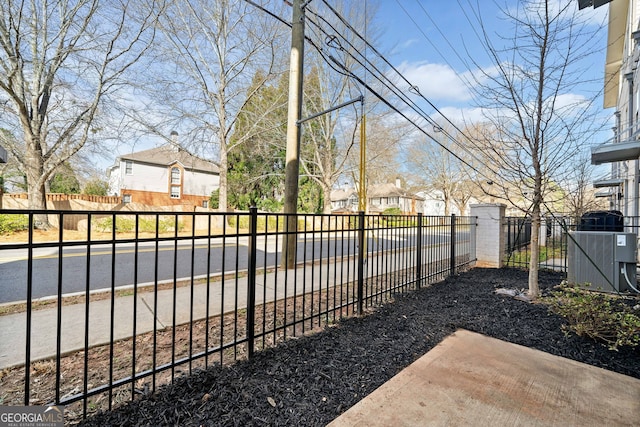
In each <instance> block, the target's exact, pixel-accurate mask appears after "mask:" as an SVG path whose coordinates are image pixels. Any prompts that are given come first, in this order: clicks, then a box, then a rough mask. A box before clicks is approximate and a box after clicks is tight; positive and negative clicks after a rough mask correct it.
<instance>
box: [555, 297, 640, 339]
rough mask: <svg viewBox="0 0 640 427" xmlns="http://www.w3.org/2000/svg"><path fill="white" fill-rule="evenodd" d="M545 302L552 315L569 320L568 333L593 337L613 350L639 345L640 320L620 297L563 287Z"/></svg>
mask: <svg viewBox="0 0 640 427" xmlns="http://www.w3.org/2000/svg"><path fill="white" fill-rule="evenodd" d="M543 301H544V302H545V303H546V304H547V305H548V306H549V309H550V310H551V311H552V312H554V313H556V314H559V315H560V316H562V317H564V318H565V319H567V321H568V325H563V329H564V331H565V333H568V332H569V331H573V332H575V333H576V334H577V335H579V336H587V337H590V338H592V339H594V340H597V341H600V342H603V343H605V344H606V345H607V346H608V347H609V349H611V350H617V349H618V347H622V346H630V347H636V346H637V345H638V344H639V343H640V317H639V316H638V313H637V312H636V311H635V310H634V309H632V308H631V307H630V306H629V305H628V304H625V301H624V300H622V299H621V298H620V297H617V296H614V295H607V294H603V293H599V292H594V291H590V290H587V289H584V288H582V287H580V286H564V285H563V286H560V287H558V289H556V290H555V291H553V292H552V293H551V295H550V296H548V297H545V298H544V300H543Z"/></svg>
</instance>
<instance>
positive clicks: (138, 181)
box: [107, 144, 220, 208]
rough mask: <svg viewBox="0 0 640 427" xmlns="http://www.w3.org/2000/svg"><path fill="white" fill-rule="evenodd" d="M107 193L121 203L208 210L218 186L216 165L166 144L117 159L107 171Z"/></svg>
mask: <svg viewBox="0 0 640 427" xmlns="http://www.w3.org/2000/svg"><path fill="white" fill-rule="evenodd" d="M107 176H108V179H109V193H110V194H112V195H116V196H121V197H122V202H123V203H131V202H136V203H142V204H146V205H150V206H169V205H193V206H198V207H205V208H206V207H209V198H210V196H211V192H212V191H214V190H216V189H218V188H219V185H220V174H219V169H218V166H217V165H216V164H215V163H213V162H209V161H206V160H202V159H200V158H198V157H195V156H193V155H191V154H189V153H188V152H186V151H184V150H182V149H180V148H179V147H178V146H177V145H173V144H168V145H163V146H161V147H157V148H152V149H150V150H144V151H139V152H136V153H131V154H128V155H124V156H120V157H118V158H117V159H116V161H115V164H114V165H113V166H111V167H109V168H108V169H107Z"/></svg>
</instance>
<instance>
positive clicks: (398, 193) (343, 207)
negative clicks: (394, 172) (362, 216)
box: [331, 180, 424, 215]
mask: <svg viewBox="0 0 640 427" xmlns="http://www.w3.org/2000/svg"><path fill="white" fill-rule="evenodd" d="M423 202H424V199H423V198H422V197H420V196H417V195H415V194H413V193H410V192H408V191H406V190H403V189H402V188H401V186H400V180H396V183H395V184H377V185H371V186H370V187H369V188H368V189H367V208H368V212H369V213H371V214H376V213H382V212H384V211H385V210H386V209H390V208H397V209H400V212H401V213H402V214H403V215H413V214H417V213H418V212H421V211H422V203H423ZM357 211H358V193H357V191H356V190H354V189H338V190H334V191H332V192H331V212H332V213H351V212H357Z"/></svg>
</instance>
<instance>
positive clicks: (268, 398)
mask: <svg viewBox="0 0 640 427" xmlns="http://www.w3.org/2000/svg"><path fill="white" fill-rule="evenodd" d="M267 402H269V405H271V406H273V407H274V408H275V407H276V406H277V405H276V401H275V400H273V397H271V396H269V397H267Z"/></svg>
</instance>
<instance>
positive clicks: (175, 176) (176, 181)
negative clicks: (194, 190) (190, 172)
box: [171, 168, 180, 185]
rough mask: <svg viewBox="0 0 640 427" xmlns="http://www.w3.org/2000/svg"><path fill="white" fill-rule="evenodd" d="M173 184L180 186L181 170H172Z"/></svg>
mask: <svg viewBox="0 0 640 427" xmlns="http://www.w3.org/2000/svg"><path fill="white" fill-rule="evenodd" d="M171 184H172V185H179V184H180V169H178V168H171Z"/></svg>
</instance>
